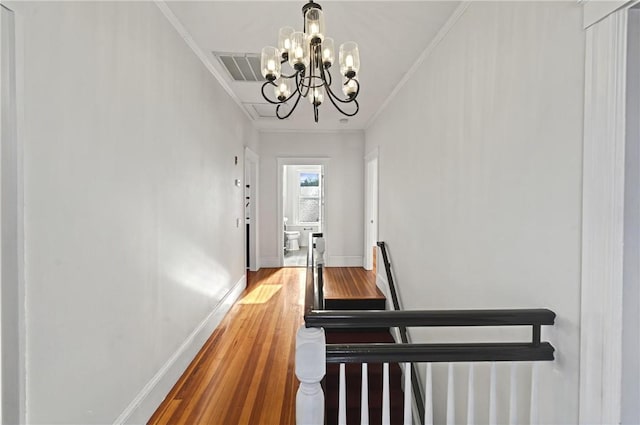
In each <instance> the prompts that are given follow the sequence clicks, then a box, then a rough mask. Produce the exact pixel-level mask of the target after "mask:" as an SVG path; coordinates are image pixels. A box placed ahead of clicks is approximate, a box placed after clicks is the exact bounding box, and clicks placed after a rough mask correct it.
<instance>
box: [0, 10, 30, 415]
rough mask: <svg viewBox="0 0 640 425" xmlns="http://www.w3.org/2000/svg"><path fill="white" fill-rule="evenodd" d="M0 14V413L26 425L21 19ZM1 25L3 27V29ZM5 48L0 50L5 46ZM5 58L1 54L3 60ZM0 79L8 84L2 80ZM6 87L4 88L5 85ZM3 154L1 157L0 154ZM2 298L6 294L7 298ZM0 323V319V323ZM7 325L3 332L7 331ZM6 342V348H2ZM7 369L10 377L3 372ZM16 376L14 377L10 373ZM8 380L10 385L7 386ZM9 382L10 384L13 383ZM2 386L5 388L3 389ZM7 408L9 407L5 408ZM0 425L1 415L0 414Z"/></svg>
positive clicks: (11, 13) (11, 15)
mask: <svg viewBox="0 0 640 425" xmlns="http://www.w3.org/2000/svg"><path fill="white" fill-rule="evenodd" d="M0 7H1V8H2V9H3V11H7V12H9V13H7V14H5V13H3V20H4V19H5V18H6V19H7V21H5V22H4V24H7V25H8V26H7V28H8V31H9V32H8V34H7V33H5V35H8V37H7V38H6V39H3V40H2V42H3V49H2V60H1V62H2V80H3V81H2V83H1V84H0V85H1V86H2V89H1V90H2V97H3V99H2V119H1V125H0V127H2V128H1V130H2V133H1V134H2V136H0V137H1V138H2V144H1V147H2V167H0V168H1V169H2V170H1V171H2V179H7V180H5V181H2V187H3V190H2V200H1V201H2V202H1V203H2V205H1V206H2V215H1V217H2V226H1V227H2V245H3V246H4V248H5V249H6V250H3V251H2V253H1V258H2V262H1V263H2V279H3V282H2V286H3V291H2V292H5V291H6V292H5V297H3V298H2V300H1V302H2V303H4V306H3V307H2V309H3V310H4V313H3V314H4V315H5V318H6V316H7V314H8V315H10V316H9V317H10V320H9V321H8V322H5V323H4V326H5V331H6V330H7V329H10V333H9V335H7V334H4V335H2V336H1V337H2V338H3V339H4V342H5V346H4V347H5V348H4V349H5V350H6V351H5V352H4V355H5V356H6V355H7V354H9V355H8V356H7V357H4V358H2V363H1V367H0V369H4V370H3V372H2V373H1V374H2V375H3V377H2V379H3V380H4V386H5V387H4V391H2V393H4V394H3V395H2V396H0V399H2V400H0V401H1V404H4V410H2V413H1V414H2V415H4V418H5V419H7V418H8V419H7V420H8V421H9V422H15V421H17V422H19V423H26V422H27V418H26V414H27V412H26V380H27V374H26V370H27V369H26V356H25V353H26V312H25V285H24V228H23V226H24V224H23V223H24V203H23V194H24V178H23V166H22V149H23V140H22V137H21V134H20V133H19V129H20V128H22V127H23V126H22V125H21V124H22V120H23V114H22V109H21V108H22V105H21V104H20V99H21V98H22V96H21V94H22V84H23V80H22V72H21V70H22V67H23V57H22V55H21V53H22V46H23V44H22V43H23V40H22V37H21V35H22V28H23V26H22V21H21V18H20V16H19V15H18V14H16V13H14V12H13V11H12V10H11V9H9V8H7V7H6V6H4V5H0ZM4 24H3V26H4ZM7 47H8V48H9V50H8V51H7V50H5V48H7ZM5 55H7V56H5ZM5 78H7V79H8V81H5ZM7 83H8V84H7ZM5 155H6V156H5ZM6 295H9V297H8V298H7V297H6ZM0 322H1V321H0ZM7 327H9V328H7ZM7 339H8V340H7ZM7 342H8V343H9V345H7ZM7 371H10V373H11V374H10V375H9V374H8V373H7ZM16 374H17V375H16ZM8 376H9V378H8V379H9V380H10V382H7V377H8ZM14 379H15V380H14ZM6 385H9V387H8V388H7V387H6ZM6 393H10V394H11V395H12V397H11V399H9V400H7V399H6V398H5V395H6ZM7 407H9V408H8V409H7ZM0 422H2V416H0Z"/></svg>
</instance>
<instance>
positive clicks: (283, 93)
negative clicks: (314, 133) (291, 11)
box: [260, 0, 360, 122]
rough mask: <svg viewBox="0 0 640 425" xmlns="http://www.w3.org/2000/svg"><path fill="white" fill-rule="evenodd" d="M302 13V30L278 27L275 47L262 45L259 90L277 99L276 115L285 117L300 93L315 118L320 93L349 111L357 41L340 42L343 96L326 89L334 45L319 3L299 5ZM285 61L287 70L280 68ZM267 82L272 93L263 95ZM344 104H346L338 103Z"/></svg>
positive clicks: (355, 86) (355, 88) (354, 93)
mask: <svg viewBox="0 0 640 425" xmlns="http://www.w3.org/2000/svg"><path fill="white" fill-rule="evenodd" d="M302 15H303V16H304V27H303V31H296V30H295V29H293V28H291V27H284V28H280V32H279V37H278V47H277V48H276V47H271V46H267V47H265V48H263V49H262V55H261V61H260V65H261V68H262V76H263V77H264V78H265V79H266V80H267V81H266V82H265V83H264V84H263V85H262V96H263V97H264V98H265V99H266V100H267V102H269V103H271V104H274V105H277V106H276V116H277V117H278V118H280V119H286V118H288V117H289V116H290V115H291V114H292V113H293V111H294V110H295V109H296V107H297V106H298V102H299V101H300V98H301V97H306V98H307V99H309V102H310V103H311V104H312V105H313V118H314V120H315V122H318V107H319V106H320V105H322V103H323V102H324V100H325V97H326V98H327V99H329V100H330V101H331V103H332V104H333V106H335V108H336V109H337V110H338V111H340V113H342V114H343V115H346V116H348V117H352V116H354V115H355V114H357V113H358V110H359V109H360V105H359V104H358V101H357V100H356V98H357V97H358V93H359V92H360V83H359V82H358V79H357V76H358V70H359V68H360V54H359V52H358V44H356V43H354V42H352V41H350V42H347V43H343V44H341V45H340V49H339V56H338V61H339V64H340V78H341V80H342V93H343V94H344V96H345V98H340V97H338V96H337V95H336V94H335V93H334V92H333V91H332V90H331V83H332V76H331V73H330V72H329V68H331V66H332V65H333V63H334V62H335V48H334V41H333V39H332V38H329V37H325V26H324V16H323V14H322V7H320V5H319V4H318V3H314V2H313V0H310V1H309V3H307V4H305V5H304V6H303V7H302ZM287 63H288V65H289V66H288V67H287V68H290V70H289V71H288V72H289V73H288V74H285V73H283V68H284V67H285V66H286V64H287ZM267 88H272V89H273V93H274V96H275V98H274V99H272V98H270V96H267V93H266V91H265V90H266V89H267ZM349 104H352V105H349ZM347 105H348V106H347ZM345 107H346V108H347V109H343V108H345ZM281 108H282V109H281Z"/></svg>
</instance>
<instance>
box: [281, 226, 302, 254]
mask: <svg viewBox="0 0 640 425" xmlns="http://www.w3.org/2000/svg"><path fill="white" fill-rule="evenodd" d="M284 238H285V241H286V243H287V251H298V250H299V249H300V243H299V242H298V239H300V232H298V231H297V230H294V231H288V230H285V231H284Z"/></svg>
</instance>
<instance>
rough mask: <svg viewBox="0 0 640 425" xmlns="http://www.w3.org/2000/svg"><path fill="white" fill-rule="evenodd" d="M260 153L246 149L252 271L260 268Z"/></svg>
mask: <svg viewBox="0 0 640 425" xmlns="http://www.w3.org/2000/svg"><path fill="white" fill-rule="evenodd" d="M258 160H259V157H258V155H257V154H256V153H255V152H253V151H252V150H251V149H249V148H245V150H244V223H245V247H246V250H245V259H246V261H245V265H246V268H247V269H248V270H250V271H257V270H258V268H259V267H258V231H257V230H258V219H257V217H258V198H257V197H258Z"/></svg>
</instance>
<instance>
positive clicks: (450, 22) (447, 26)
mask: <svg viewBox="0 0 640 425" xmlns="http://www.w3.org/2000/svg"><path fill="white" fill-rule="evenodd" d="M471 3H472V2H471V1H463V2H461V3H460V5H459V6H458V7H457V8H456V10H454V11H453V13H452V14H451V16H449V19H447V22H445V23H444V25H443V26H442V28H440V31H438V33H437V34H436V36H435V37H434V38H433V40H431V42H430V43H429V45H428V46H427V48H426V49H424V51H423V52H422V53H421V54H420V56H418V59H416V61H415V63H414V64H413V65H412V66H411V68H409V71H407V73H406V74H404V77H402V79H401V80H400V82H399V83H398V84H397V85H396V87H395V88H394V89H393V91H391V93H390V94H389V96H387V98H386V99H385V101H384V102H382V105H380V107H379V108H378V110H377V111H376V112H375V113H374V114H373V115H372V116H371V118H369V120H368V121H367V123H366V125H365V126H364V128H365V130H366V129H368V128H369V127H371V125H372V124H373V123H374V122H375V121H376V119H378V116H380V114H382V112H383V111H384V110H385V109H386V107H387V106H389V103H391V101H392V100H393V98H394V97H396V95H397V94H398V93H399V92H400V90H402V88H403V87H404V86H405V84H407V83H408V82H409V81H411V80H413V77H414V74H415V73H416V72H417V71H418V68H420V66H421V65H422V63H423V62H424V61H426V60H427V58H428V57H429V56H430V55H431V53H432V52H433V51H434V50H435V48H436V47H438V45H439V44H440V42H441V41H442V40H443V39H444V38H445V37H446V35H447V34H448V33H449V31H451V28H453V26H454V25H455V24H456V23H457V22H458V20H459V19H460V17H461V16H462V15H463V14H464V12H465V11H466V10H467V8H468V7H469V6H470V5H471Z"/></svg>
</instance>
